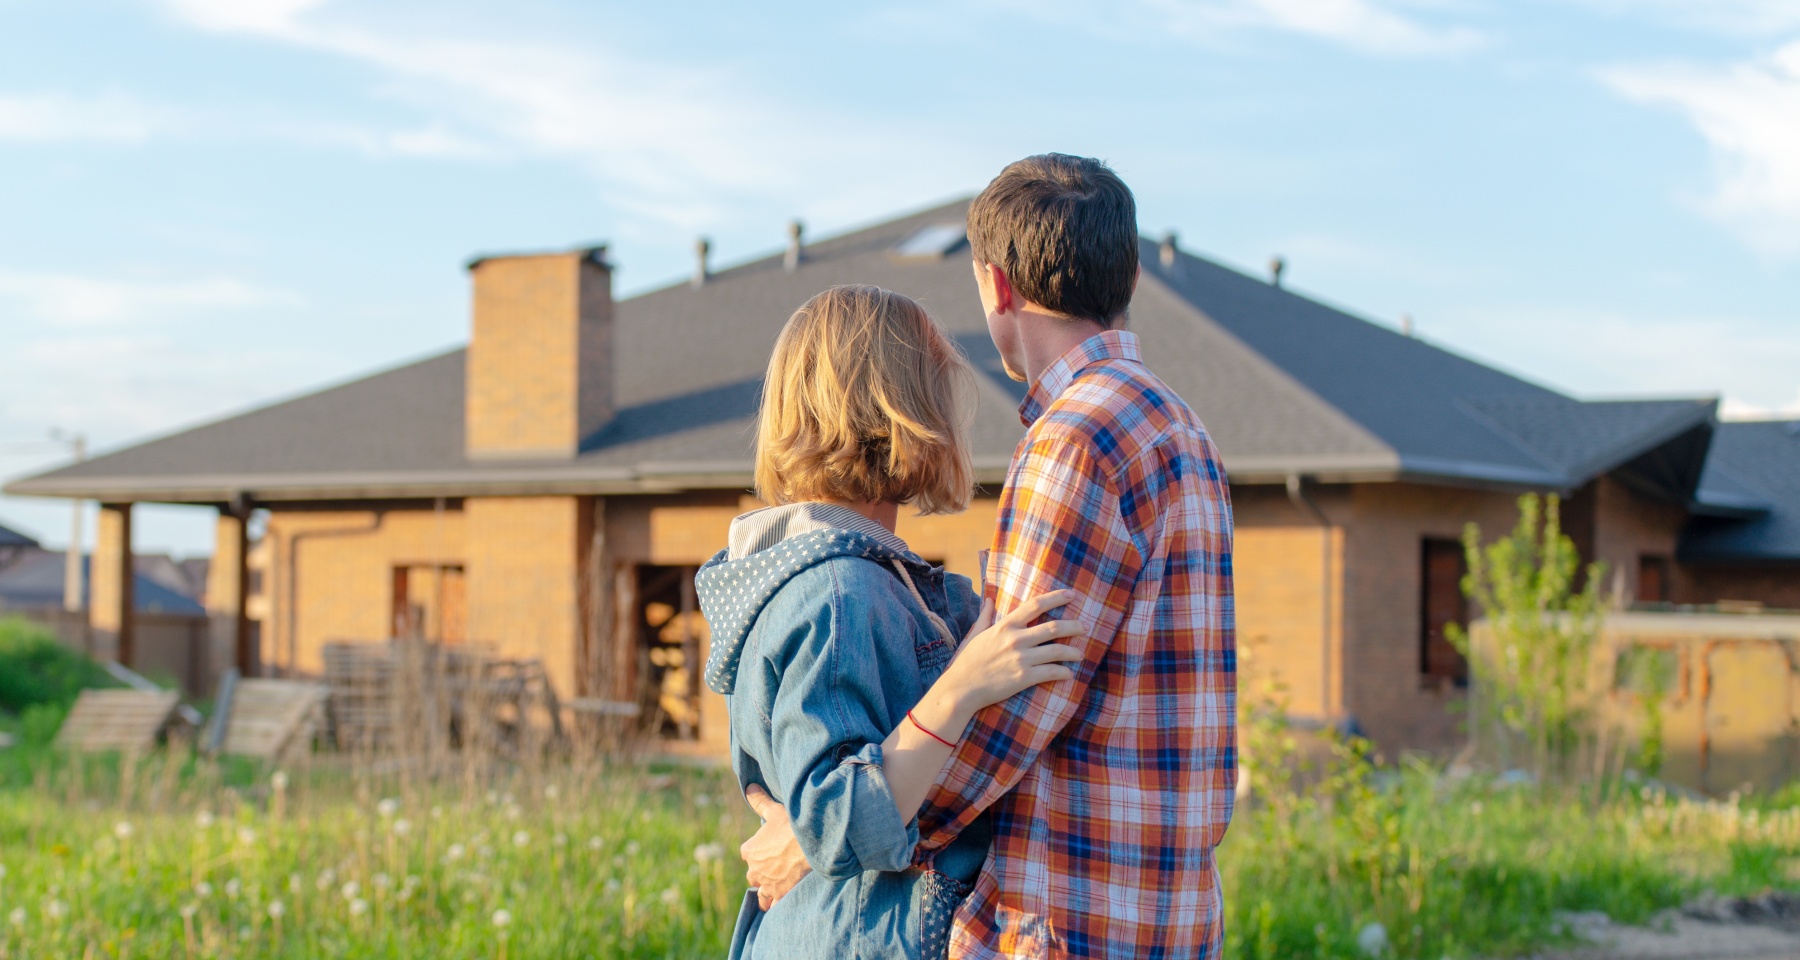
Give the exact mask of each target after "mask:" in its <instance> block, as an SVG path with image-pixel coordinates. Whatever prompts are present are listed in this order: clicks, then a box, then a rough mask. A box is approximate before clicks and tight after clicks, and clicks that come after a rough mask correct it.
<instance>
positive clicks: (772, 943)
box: [696, 504, 987, 960]
mask: <svg viewBox="0 0 1800 960" xmlns="http://www.w3.org/2000/svg"><path fill="white" fill-rule="evenodd" d="M771 511H787V512H786V513H776V514H774V516H775V518H776V519H777V520H788V521H796V520H797V521H799V522H794V523H789V524H786V525H785V526H784V525H783V524H779V523H778V524H776V525H775V526H774V528H773V531H774V532H773V534H770V533H769V532H768V531H769V530H770V529H771V528H770V525H769V523H768V520H769V517H770V515H771ZM832 511H836V512H835V513H833V512H832ZM759 514H761V515H762V516H761V517H760V518H759V517H758V515H759ZM759 519H760V520H761V521H762V529H763V535H762V536H761V537H760V538H759V539H758V538H747V537H745V536H744V535H743V534H744V530H742V529H741V527H742V526H743V525H745V524H747V523H749V522H753V521H756V520H759ZM732 539H733V543H734V544H735V545H737V546H738V548H739V549H737V550H736V551H723V552H721V553H720V554H719V555H718V556H716V557H714V558H713V559H712V560H711V561H709V562H708V563H707V564H706V565H705V566H704V567H702V568H701V570H700V574H699V576H698V578H697V579H696V587H697V590H698V594H699V599H700V605H701V609H702V611H703V612H704V614H705V615H706V619H707V623H708V624H709V625H710V627H711V631H712V652H711V655H710V656H709V657H708V660H707V666H706V682H707V685H708V686H709V687H711V688H712V689H713V690H715V691H717V692H719V693H722V694H724V695H725V700H726V703H727V706H728V709H729V711H730V716H731V753H732V767H733V770H734V771H735V772H736V774H737V778H738V783H739V785H740V787H748V786H749V785H750V784H753V783H755V784H760V785H762V786H763V787H764V789H766V790H768V791H769V793H770V795H771V796H773V797H774V798H775V799H776V800H777V801H779V802H780V803H781V804H783V805H784V806H786V808H787V810H788V815H789V816H790V818H791V819H792V823H793V829H794V835H795V837H796V838H797V839H798V840H799V843H800V847H801V850H802V851H803V852H804V853H805V854H806V859H807V862H808V863H809V864H810V865H811V866H812V868H813V872H812V873H811V874H809V875H807V877H806V878H805V879H804V880H802V881H801V882H800V884H799V885H798V886H796V887H795V888H794V890H793V891H792V892H790V893H789V894H788V895H787V896H786V897H783V898H782V899H781V900H780V901H779V902H777V903H776V904H775V905H774V906H773V907H772V908H770V909H769V911H768V912H767V913H763V912H762V911H760V910H759V909H758V907H757V902H756V897H755V894H754V893H751V894H750V895H748V896H747V897H746V898H745V902H744V906H743V915H742V916H740V918H739V920H738V930H737V934H736V935H735V936H734V937H733V943H732V960H738V958H739V957H743V958H783V960H806V958H815V957H816V958H820V960H826V958H829V960H840V958H852V957H855V958H878V957H880V958H885V957H893V958H905V960H916V958H919V957H921V955H922V950H923V946H922V943H923V937H924V933H925V931H926V929H927V926H928V925H929V924H931V923H933V922H937V923H940V924H941V925H943V926H944V928H945V929H947V924H948V918H947V916H941V917H940V916H938V914H941V913H942V910H943V894H942V892H941V891H942V888H943V884H942V882H941V881H942V880H943V875H944V874H948V875H949V876H951V877H953V878H954V879H955V880H960V881H969V880H973V878H974V876H975V874H976V872H977V871H978V870H979V868H980V866H981V863H982V862H983V860H985V858H986V856H987V836H986V833H985V831H982V830H976V831H972V832H970V834H969V835H968V836H969V838H968V841H967V842H966V843H961V844H960V845H959V846H958V847H955V848H952V849H949V850H946V851H944V852H943V853H942V854H940V855H939V857H938V859H937V862H936V868H937V870H938V871H942V874H933V873H931V872H928V871H921V870H919V869H916V868H913V867H912V853H913V847H914V845H915V844H916V843H917V842H918V827H917V823H916V822H912V821H911V818H908V820H902V819H901V817H900V815H899V813H898V812H897V811H896V810H895V808H894V800H893V795H892V793H891V791H890V790H889V787H888V783H887V778H886V776H885V775H884V774H883V773H882V768H881V742H882V741H883V740H884V739H886V737H887V735H888V733H889V732H890V731H892V730H893V729H894V728H895V727H896V726H898V725H899V724H900V722H901V721H902V720H904V719H905V717H906V712H907V711H908V710H909V709H911V708H912V707H913V706H914V705H915V704H917V703H918V701H919V699H920V698H921V697H922V696H923V695H924V694H925V691H926V690H927V689H928V688H929V687H930V686H931V684H932V682H933V681H935V680H936V679H937V678H938V676H939V675H940V674H942V673H943V670H944V666H945V665H946V664H947V663H949V661H950V657H951V655H952V654H953V653H954V652H955V651H954V648H953V644H954V643H956V642H957V640H958V639H959V638H960V637H962V636H963V634H964V633H966V632H967V630H968V628H969V626H970V625H971V624H972V623H973V622H974V620H975V617H976V615H977V612H978V609H979V603H980V601H979V598H978V597H976V595H975V593H974V591H973V590H972V589H971V587H970V583H969V580H968V578H966V577H961V576H957V575H955V574H946V573H944V571H943V570H942V569H941V568H939V567H934V566H931V565H930V564H927V563H925V562H924V561H923V560H920V559H919V558H918V556H917V555H915V554H914V553H912V551H911V550H909V549H907V548H906V545H905V544H904V543H903V542H901V541H900V540H899V539H898V538H896V537H894V536H893V534H891V533H888V532H887V531H886V530H885V529H881V528H879V527H874V526H873V524H871V523H870V522H869V521H867V520H865V519H864V518H862V517H860V516H858V515H855V514H852V513H850V512H849V511H847V510H843V509H842V508H837V507H832V506H830V505H825V504H795V505H790V506H787V507H776V508H770V509H769V510H767V511H758V512H757V513H756V514H748V515H746V516H745V517H742V518H739V522H738V524H734V528H733V538H732ZM747 540H756V542H750V543H748V545H747V547H746V541H747ZM896 561H897V562H898V564H899V565H900V567H901V568H902V569H904V571H905V575H904V577H903V576H902V573H901V571H900V570H897V569H896V568H895V563H896ZM909 579H910V581H911V584H910V585H909V584H908V582H907V580H909ZM915 590H916V591H917V596H915V593H914V591H915ZM921 599H922V600H923V601H924V603H925V604H926V605H927V606H929V607H930V609H931V610H932V611H933V612H934V613H935V614H936V615H937V617H939V618H941V619H942V620H943V621H944V624H945V626H946V627H947V628H948V630H949V631H950V632H951V634H952V636H950V637H945V636H944V635H943V631H940V630H939V629H938V628H937V626H935V625H934V624H933V623H932V622H931V618H929V617H928V616H927V615H926V613H925V610H924V608H923V607H921V606H920V600H921ZM934 883H936V884H937V886H936V887H934ZM951 886H953V887H955V886H960V885H959V884H951ZM962 889H963V890H966V887H964V888H962ZM934 899H935V901H936V902H935V904H934ZM928 914H929V915H930V916H929V917H928Z"/></svg>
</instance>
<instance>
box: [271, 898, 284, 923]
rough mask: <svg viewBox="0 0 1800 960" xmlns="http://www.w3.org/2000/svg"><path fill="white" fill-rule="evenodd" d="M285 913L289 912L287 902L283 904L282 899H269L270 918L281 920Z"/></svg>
mask: <svg viewBox="0 0 1800 960" xmlns="http://www.w3.org/2000/svg"><path fill="white" fill-rule="evenodd" d="M285 913H287V905H286V904H283V903H282V902H281V901H280V900H270V901H269V919H271V920H280V919H281V917H282V915H283V914H285Z"/></svg>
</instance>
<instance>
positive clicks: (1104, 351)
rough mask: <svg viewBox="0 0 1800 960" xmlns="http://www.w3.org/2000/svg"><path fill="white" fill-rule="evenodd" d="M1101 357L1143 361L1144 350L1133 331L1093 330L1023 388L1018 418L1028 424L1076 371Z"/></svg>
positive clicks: (1071, 381) (1061, 391)
mask: <svg viewBox="0 0 1800 960" xmlns="http://www.w3.org/2000/svg"><path fill="white" fill-rule="evenodd" d="M1102 360H1130V361H1132V362H1134V363H1143V362H1144V354H1143V352H1142V350H1140V349H1139V347H1138V338H1137V334H1135V333H1131V332H1129V331H1126V330H1107V331H1104V332H1102V333H1096V334H1094V335H1093V336H1091V337H1089V338H1087V339H1086V340H1083V341H1081V345H1080V346H1078V347H1076V348H1075V349H1073V350H1070V351H1069V352H1068V353H1065V354H1063V355H1062V356H1060V357H1058V358H1057V359H1056V362H1055V363H1053V364H1051V365H1050V366H1049V367H1048V368H1047V369H1045V370H1044V372H1043V374H1042V375H1040V376H1039V377H1038V379H1037V382H1036V383H1034V384H1032V385H1031V389H1030V390H1027V391H1026V392H1025V402H1024V403H1022V404H1020V405H1019V419H1020V420H1021V421H1023V422H1024V424H1025V425H1026V426H1028V427H1029V426H1031V425H1032V424H1033V423H1036V422H1037V418H1039V417H1041V416H1043V415H1044V411H1045V410H1047V409H1049V407H1050V404H1052V403H1054V402H1056V398H1057V397H1060V396H1062V394H1063V391H1064V390H1067V389H1069V384H1071V383H1073V382H1075V375H1076V374H1078V373H1080V372H1081V371H1082V370H1083V369H1085V368H1086V367H1088V366H1091V365H1093V364H1095V363H1099V362H1100V361H1102Z"/></svg>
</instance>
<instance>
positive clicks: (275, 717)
mask: <svg viewBox="0 0 1800 960" xmlns="http://www.w3.org/2000/svg"><path fill="white" fill-rule="evenodd" d="M326 697H327V691H326V688H325V686H324V685H323V684H319V683H306V682H303V681H299V680H239V681H238V682H237V687H236V689H235V690H233V691H232V694H231V704H230V706H229V709H230V711H231V712H230V715H229V716H228V717H227V719H226V722H225V736H224V739H223V741H222V742H221V743H220V744H219V752H220V753H228V754H233V755H236V756H241V757H255V758H257V759H259V760H277V759H280V758H281V757H283V756H285V755H286V754H287V753H288V752H289V751H291V750H293V751H298V750H304V749H306V748H307V747H308V746H309V745H310V744H311V743H312V740H313V737H314V736H316V735H318V734H319V732H320V731H321V729H322V727H323V725H324V721H325V700H326Z"/></svg>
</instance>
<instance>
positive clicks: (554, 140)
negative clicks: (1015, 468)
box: [168, 0, 958, 225]
mask: <svg viewBox="0 0 1800 960" xmlns="http://www.w3.org/2000/svg"><path fill="white" fill-rule="evenodd" d="M168 5H169V9H171V10H172V11H173V12H174V13H175V14H176V15H177V16H178V17H179V18H181V19H182V20H183V21H184V22H186V23H188V24H189V25H191V26H194V27H197V28H199V29H202V30H206V31H211V32H214V33H219V34H225V35H234V36H242V37H248V38H255V39H260V40H263V41H267V42H273V43H280V44H284V45H288V46H292V47H295V48H299V49H305V50H311V51H315V52H318V53H321V54H326V55H330V56H337V57H342V58H347V59H349V60H353V61H356V62H359V63H362V64H364V65H367V66H370V67H373V68H375V69H376V70H377V71H378V72H379V74H380V76H381V77H382V81H381V84H380V86H379V88H378V91H377V95H379V96H381V97H385V98H388V99H390V100H397V101H400V102H403V103H407V104H409V105H411V106H414V107H416V108H419V109H420V110H421V111H423V112H424V113H425V114H426V115H427V116H429V117H430V118H431V119H430V121H429V122H428V123H427V124H426V125H425V126H423V127H421V128H418V129H413V130H408V131H405V132H401V133H396V134H393V135H388V136H380V137H375V138H371V137H370V135H369V134H368V133H367V132H366V131H364V130H362V129H360V128H354V129H349V130H333V129H331V128H319V127H311V128H307V129H308V130H309V131H310V134H311V135H313V136H317V137H320V138H322V139H328V140H329V139H332V138H336V139H337V140H338V141H339V142H343V143H346V144H349V145H352V146H357V147H359V148H363V149H372V150H379V151H387V152H393V153H410V154H415V155H456V156H541V157H551V158H556V159H561V160H566V161H570V162H573V163H575V164H577V165H578V166H579V167H581V168H582V169H584V170H585V171H586V172H587V173H588V174H589V175H590V176H592V177H593V178H594V179H596V180H598V181H599V182H601V183H602V184H604V185H606V186H609V187H619V188H626V189H619V190H616V191H614V192H612V193H609V199H611V200H612V202H614V203H618V204H620V205H622V206H624V207H626V208H627V209H633V210H635V211H636V212H639V213H647V214H651V215H653V216H654V217H655V218H656V219H657V220H660V221H663V222H673V223H678V224H686V225H700V224H704V223H706V222H708V221H709V220H712V219H713V218H715V217H716V216H717V215H718V211H717V210H716V209H715V208H714V204H716V203H718V202H719V200H717V199H713V200H703V199H701V198H703V197H712V198H720V197H729V196H733V195H735V196H745V195H756V196H764V197H769V196H791V195H794V194H796V193H811V194H813V195H817V194H818V193H819V192H820V191H819V182H820V180H822V179H823V180H831V179H833V178H832V177H831V174H832V173H833V172H834V171H840V170H848V169H868V165H869V163H870V162H871V161H875V162H877V163H879V162H880V161H882V160H886V161H887V162H888V163H889V164H890V165H891V164H892V158H893V149H892V148H893V144H894V143H895V142H897V141H898V140H905V139H907V137H908V136H909V134H910V133H911V132H905V131H894V130H892V129H891V128H877V127H875V126H873V125H872V123H871V121H869V120H867V119H866V118H858V117H845V116H836V115H826V114H824V113H822V112H820V111H817V110H812V109H809V108H808V107H807V106H806V105H805V104H803V103H796V102H793V101H792V99H791V98H787V97H778V96H772V95H769V94H767V93H766V92H763V93H759V92H758V91H756V90H754V89H752V87H753V84H752V83H751V82H750V81H748V80H747V79H746V78H745V77H742V76H738V75H734V74H733V73H731V72H729V71H728V70H726V69H725V68H721V67H717V66H700V65H695V64H681V63H670V62H666V61H649V60H641V59H635V58H632V57H630V56H628V55H626V54H623V53H621V52H619V51H617V50H611V49H606V48H605V47H604V46H601V45H598V44H596V43H595V42H591V41H587V42H580V43H577V42H575V41H572V40H567V39H558V40H548V39H543V38H537V37H525V38H517V37H508V36H505V35H504V31H498V30H496V31H489V32H487V33H484V34H481V35H470V34H468V33H462V34H458V33H453V32H443V31H444V30H445V29H447V28H444V27H441V26H440V25H438V24H435V23H432V22H429V21H422V22H415V23H407V24H404V25H399V24H396V23H395V22H393V21H383V22H381V23H374V22H365V21H360V20H357V19H354V18H352V17H350V16H349V15H348V14H343V15H340V14H339V12H338V11H337V10H335V9H326V8H325V4H323V3H320V2H317V0H168ZM927 141H928V138H926V137H924V136H922V135H920V136H913V137H911V139H910V141H909V142H910V143H911V144H912V145H913V146H914V147H917V148H920V149H927V148H939V147H941V148H942V149H937V150H936V152H937V153H938V155H939V156H941V157H943V158H944V159H945V160H949V161H950V163H949V164H948V165H949V166H954V159H953V158H954V157H955V156H956V154H957V153H958V151H957V149H956V148H954V147H953V146H950V145H943V144H929V143H928V142H927ZM920 166H921V165H918V164H908V165H904V167H903V168H902V169H898V170H894V171H892V172H893V174H894V177H892V178H883V179H891V180H898V181H902V182H905V181H912V183H911V184H909V185H910V186H911V187H913V188H914V189H915V190H916V188H917V186H918V184H919V182H920V177H921V174H920V173H919V167H920ZM944 166H945V164H940V165H939V166H938V169H940V170H942V169H943V167H944ZM954 177H956V174H954V173H952V174H951V175H950V177H949V178H944V177H942V176H941V174H940V175H938V176H937V177H926V178H925V179H939V178H941V179H946V180H948V182H957V181H956V180H955V179H951V178H954ZM864 186H865V187H866V181H865V183H864ZM902 189H905V186H902ZM941 189H943V188H942V187H941V186H940V187H938V188H937V190H941ZM933 192H935V191H933ZM895 199H896V200H898V199H899V193H898V192H897V191H896V196H895ZM820 202H822V203H829V202H830V201H829V199H826V198H821V200H820Z"/></svg>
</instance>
